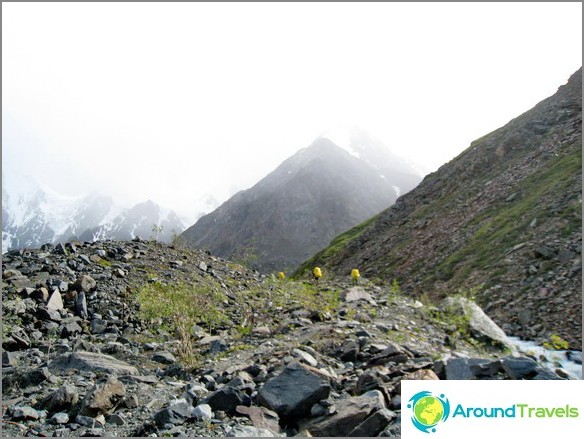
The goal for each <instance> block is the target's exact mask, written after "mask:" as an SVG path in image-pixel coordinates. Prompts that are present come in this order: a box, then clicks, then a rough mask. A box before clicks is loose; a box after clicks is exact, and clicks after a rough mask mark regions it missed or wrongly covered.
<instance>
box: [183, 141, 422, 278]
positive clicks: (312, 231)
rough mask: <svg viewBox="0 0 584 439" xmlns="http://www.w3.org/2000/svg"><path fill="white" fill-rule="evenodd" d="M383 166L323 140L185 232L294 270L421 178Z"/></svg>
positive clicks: (270, 267)
mask: <svg viewBox="0 0 584 439" xmlns="http://www.w3.org/2000/svg"><path fill="white" fill-rule="evenodd" d="M361 147H362V149H363V150H365V149H366V148H365V145H362V146H361ZM377 164H378V165H381V164H383V160H379V161H378V163H377ZM389 165H390V164H387V166H386V167H387V168H389ZM380 169H381V168H380V167H376V166H373V165H372V164H369V163H367V162H366V161H364V160H362V159H360V158H357V157H355V156H354V155H351V154H350V153H349V152H347V151H345V150H344V149H341V148H340V147H338V146H337V145H335V144H334V143H333V142H332V141H331V140H329V139H327V138H318V139H316V140H315V141H314V142H313V143H312V144H311V145H310V146H308V147H306V148H303V149H301V150H300V151H298V152H297V153H296V154H294V155H293V156H291V157H290V158H288V159H287V160H285V161H284V162H283V163H282V164H281V165H280V166H278V167H277V168H276V169H275V170H274V171H273V172H271V173H270V174H269V175H267V176H266V177H265V178H263V179H262V180H261V181H259V182H258V183H257V184H256V185H255V186H253V187H252V188H250V189H247V190H244V191H241V192H239V193H237V194H235V195H234V196H233V197H232V198H230V199H229V200H228V201H226V202H225V203H223V204H222V205H221V206H220V207H219V208H217V209H216V210H215V211H214V212H212V213H210V214H208V215H206V216H203V217H202V218H201V219H199V221H197V222H196V223H195V224H194V225H193V226H191V227H190V228H188V229H187V230H185V232H183V234H182V237H183V238H184V240H185V241H186V242H187V243H188V244H189V245H191V246H193V247H198V248H208V249H209V250H211V251H212V252H213V253H214V254H217V255H219V256H222V257H226V258H234V259H241V258H242V257H243V258H244V259H246V261H245V262H247V263H249V264H250V265H251V266H252V267H254V268H257V269H259V270H261V271H264V272H270V271H274V270H278V271H280V270H292V269H294V268H295V267H296V266H297V265H298V264H299V263H300V262H301V261H303V260H305V259H306V258H307V257H309V256H310V255H311V254H313V253H314V252H316V251H318V250H319V249H320V248H322V247H324V246H325V245H327V243H328V242H329V241H330V239H331V238H333V237H334V236H336V235H337V234H338V233H340V232H342V231H344V230H346V229H348V228H350V227H352V226H354V225H355V224H358V223H359V222H361V221H362V220H363V219H365V218H367V217H369V216H371V215H373V214H375V213H378V212H379V211H381V210H382V209H384V208H385V207H387V206H389V205H391V204H392V203H394V202H395V200H396V199H397V196H398V194H399V193H404V192H407V191H408V190H409V189H411V188H412V187H413V185H414V184H415V181H416V179H418V181H419V180H420V179H421V177H419V176H417V174H416V172H415V171H414V170H413V169H408V168H406V169H403V170H402V171H401V172H402V173H401V174H400V176H397V177H396V176H394V175H392V174H390V173H388V172H386V173H387V175H381V171H380ZM408 171H409V172H408Z"/></svg>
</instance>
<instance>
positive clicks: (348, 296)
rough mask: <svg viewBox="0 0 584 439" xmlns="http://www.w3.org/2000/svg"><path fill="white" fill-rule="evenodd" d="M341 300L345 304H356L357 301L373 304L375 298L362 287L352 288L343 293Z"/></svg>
mask: <svg viewBox="0 0 584 439" xmlns="http://www.w3.org/2000/svg"><path fill="white" fill-rule="evenodd" d="M341 299H342V300H344V301H345V302H356V301H357V300H365V301H367V302H372V301H373V297H371V294H369V293H368V292H367V291H365V289H364V288H362V287H351V288H349V289H346V290H344V291H343V292H342V293H341Z"/></svg>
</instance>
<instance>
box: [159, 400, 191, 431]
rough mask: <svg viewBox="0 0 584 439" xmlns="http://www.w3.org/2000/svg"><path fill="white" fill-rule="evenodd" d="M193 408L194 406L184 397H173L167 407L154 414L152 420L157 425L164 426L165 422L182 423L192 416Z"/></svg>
mask: <svg viewBox="0 0 584 439" xmlns="http://www.w3.org/2000/svg"><path fill="white" fill-rule="evenodd" d="M194 410H195V408H194V407H193V406H192V405H191V404H189V402H188V401H187V400H186V399H184V398H181V399H175V400H173V401H171V402H170V404H169V405H168V407H165V408H163V409H162V410H160V411H158V412H157V413H156V414H155V415H154V422H156V425H158V426H159V427H164V426H165V425H166V424H172V425H182V424H184V423H185V422H186V421H187V420H188V419H191V418H193V417H194Z"/></svg>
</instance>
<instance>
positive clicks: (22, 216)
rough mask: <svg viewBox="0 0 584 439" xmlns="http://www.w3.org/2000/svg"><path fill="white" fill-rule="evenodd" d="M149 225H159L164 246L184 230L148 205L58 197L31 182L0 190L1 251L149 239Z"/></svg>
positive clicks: (171, 215) (92, 197)
mask: <svg viewBox="0 0 584 439" xmlns="http://www.w3.org/2000/svg"><path fill="white" fill-rule="evenodd" d="M153 224H156V225H157V226H160V227H162V231H161V232H160V233H159V234H158V236H157V238H158V239H159V240H161V241H167V242H169V241H170V240H171V238H172V235H173V234H175V235H176V234H178V233H180V232H181V231H182V230H183V229H184V226H183V224H182V222H181V221H180V219H179V218H178V216H177V215H176V213H174V212H173V211H169V210H165V209H162V208H161V207H160V206H158V205H157V204H155V203H153V202H152V201H147V202H145V203H140V204H137V205H135V206H134V207H132V208H129V209H128V208H127V209H124V208H121V207H120V206H116V205H114V202H113V200H112V198H111V197H107V196H103V195H99V194H90V195H88V196H86V197H82V198H68V197H63V196H61V195H59V194H56V193H53V192H52V191H51V190H49V189H48V188H43V187H42V186H41V185H40V184H39V183H38V182H36V181H34V180H32V179H23V180H22V181H19V184H18V188H17V190H15V191H14V192H12V193H11V192H10V191H7V190H5V188H4V187H3V188H2V252H3V253H4V252H6V251H8V250H10V249H17V248H35V247H40V246H41V245H43V244H45V243H57V242H67V241H69V240H71V239H78V238H80V239H85V240H88V241H94V240H97V239H121V240H129V239H132V238H134V237H135V236H140V237H143V238H150V237H151V236H152V235H153V231H152V225H153Z"/></svg>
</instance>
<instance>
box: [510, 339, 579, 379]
mask: <svg viewBox="0 0 584 439" xmlns="http://www.w3.org/2000/svg"><path fill="white" fill-rule="evenodd" d="M508 338H509V340H511V342H512V343H513V344H514V345H515V346H517V349H518V350H519V351H520V352H522V353H524V354H526V355H532V356H534V357H536V358H537V359H538V361H539V362H540V363H542V364H543V366H545V367H547V368H548V369H550V370H552V371H553V370H554V369H557V368H558V367H561V368H562V369H565V370H566V371H568V372H569V373H571V374H572V375H574V376H575V377H577V378H578V379H579V380H581V379H582V364H577V363H576V362H575V361H572V360H570V359H569V357H572V358H575V357H576V356H578V357H579V358H580V360H581V359H582V353H581V352H579V351H554V350H549V349H546V348H544V347H542V346H539V345H538V344H537V343H536V342H534V341H529V340H521V339H519V337H508ZM543 359H545V360H543ZM558 364H559V366H558Z"/></svg>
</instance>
